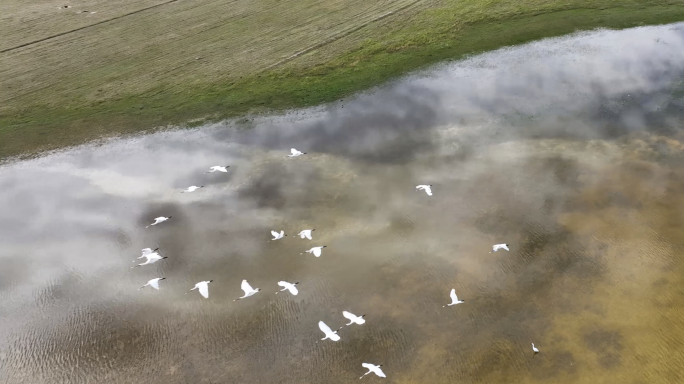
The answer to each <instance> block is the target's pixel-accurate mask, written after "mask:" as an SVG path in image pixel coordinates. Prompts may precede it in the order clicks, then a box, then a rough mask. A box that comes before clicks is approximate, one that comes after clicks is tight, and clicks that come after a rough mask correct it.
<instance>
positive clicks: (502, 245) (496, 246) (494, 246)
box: [489, 244, 509, 253]
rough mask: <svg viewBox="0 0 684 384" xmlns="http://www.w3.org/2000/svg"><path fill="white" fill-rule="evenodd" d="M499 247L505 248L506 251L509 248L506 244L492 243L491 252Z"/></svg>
mask: <svg viewBox="0 0 684 384" xmlns="http://www.w3.org/2000/svg"><path fill="white" fill-rule="evenodd" d="M499 249H505V250H507V251H508V250H509V249H508V244H494V245H492V252H496V251H498V250H499ZM492 252H489V253H492Z"/></svg>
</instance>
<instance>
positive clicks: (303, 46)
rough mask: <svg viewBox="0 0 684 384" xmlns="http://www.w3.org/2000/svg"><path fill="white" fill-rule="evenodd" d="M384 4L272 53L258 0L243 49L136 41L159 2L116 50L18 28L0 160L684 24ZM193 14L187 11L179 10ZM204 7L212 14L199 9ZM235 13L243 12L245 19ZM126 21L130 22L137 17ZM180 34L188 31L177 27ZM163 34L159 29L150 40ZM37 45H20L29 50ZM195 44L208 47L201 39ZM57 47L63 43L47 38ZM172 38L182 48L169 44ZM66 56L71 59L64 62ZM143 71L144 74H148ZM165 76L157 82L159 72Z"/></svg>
mask: <svg viewBox="0 0 684 384" xmlns="http://www.w3.org/2000/svg"><path fill="white" fill-rule="evenodd" d="M355 2H357V1H355V0H348V1H346V2H342V4H341V5H340V4H337V5H336V6H337V7H338V8H336V11H337V12H338V13H339V12H342V11H340V10H343V11H344V10H345V9H346V8H350V9H351V8H353V6H352V4H346V3H355ZM146 3H151V2H146ZM288 3H291V2H288ZM396 3H398V5H397V4H385V5H386V6H387V7H388V9H390V8H391V10H392V12H393V13H391V14H387V13H383V12H382V7H380V8H377V9H375V8H374V9H373V10H371V11H372V12H371V11H368V12H370V13H369V14H368V15H365V16H364V15H361V16H364V17H366V19H364V20H365V21H364V20H361V21H360V22H358V23H356V24H354V26H353V28H351V29H350V28H347V27H345V28H346V29H345V28H342V27H339V28H338V27H330V28H332V29H335V28H337V29H336V30H335V34H333V35H325V36H323V35H322V36H318V35H316V36H314V37H311V38H307V36H306V34H304V35H303V37H302V38H301V39H300V40H297V41H290V42H289V43H288V44H289V45H288V46H286V47H280V48H278V49H275V48H273V44H276V43H273V44H271V43H269V44H270V45H269V44H266V45H259V44H260V42H262V41H277V40H278V39H279V36H281V35H284V34H286V33H293V32H292V27H291V24H292V20H291V19H290V18H288V17H283V18H282V20H281V19H279V14H278V12H279V8H275V7H274V8H273V9H269V8H268V7H267V5H268V4H270V3H269V1H266V0H256V1H254V2H252V3H249V4H244V5H243V7H247V8H250V7H251V8H254V9H255V10H256V9H257V8H259V13H258V14H259V15H260V16H259V17H260V19H259V22H261V23H262V25H253V26H245V27H244V28H245V29H244V31H245V32H244V34H243V35H240V36H243V37H244V36H247V35H249V36H250V37H251V38H252V39H253V40H252V41H247V42H245V41H243V40H244V39H243V40H239V39H238V37H240V36H237V37H235V36H228V35H224V34H222V33H227V32H226V31H223V32H221V29H220V28H222V27H223V26H224V25H228V24H226V23H238V21H232V19H231V20H224V19H216V20H214V21H210V22H209V26H207V25H206V24H207V22H204V23H200V21H197V23H198V24H197V25H202V26H203V28H204V31H205V33H204V34H198V35H197V34H196V35H187V36H186V35H184V33H185V32H184V31H183V30H179V31H176V32H175V33H176V34H177V35H176V36H173V37H169V39H173V41H174V44H170V43H169V44H166V43H164V42H162V43H160V44H156V45H154V44H153V42H152V43H151V42H150V41H151V40H154V37H155V36H156V35H155V34H154V31H156V30H163V29H164V28H167V29H168V28H171V27H175V24H173V20H171V19H169V20H166V19H164V15H165V14H164V12H174V15H175V17H180V18H182V17H184V16H183V13H182V12H180V13H179V12H178V10H168V11H164V10H163V8H164V7H162V6H159V7H157V8H154V11H155V12H157V13H158V15H157V16H158V17H159V20H161V21H159V20H157V21H156V24H154V25H153V27H151V28H142V27H140V28H138V29H137V31H134V32H130V33H129V32H128V31H126V32H121V33H122V34H124V33H129V35H126V37H127V38H130V39H129V40H128V41H125V42H121V40H123V37H122V36H123V35H121V36H119V37H118V40H116V41H115V42H111V41H109V40H107V41H102V42H96V43H94V47H95V46H96V47H97V48H87V49H86V48H84V49H83V50H82V51H79V50H78V48H74V47H73V44H71V45H70V41H68V39H66V38H64V37H63V36H62V37H55V38H54V39H51V40H47V41H44V42H37V43H35V44H28V45H27V46H24V47H21V45H22V44H27V43H25V42H22V41H20V40H19V39H17V38H16V36H17V34H19V33H24V34H26V33H34V34H37V33H39V32H41V33H43V32H44V31H40V30H38V32H35V31H29V32H27V30H24V29H22V30H19V31H16V32H13V35H12V36H11V37H10V38H8V40H7V42H6V43H5V45H3V46H2V47H1V48H2V49H1V50H0V51H2V53H0V72H2V73H4V75H3V76H2V79H1V80H0V101H1V102H2V105H0V158H4V157H7V156H14V155H20V154H30V153H35V152H37V151H40V150H45V149H53V148H59V147H64V146H68V145H73V144H78V143H82V142H84V141H87V140H92V139H96V138H99V137H103V136H108V135H114V134H128V133H134V132H139V131H143V130H148V129H152V128H154V127H159V126H165V125H168V124H189V123H188V122H189V121H193V123H192V125H198V124H201V123H204V122H208V121H216V120H219V119H223V118H227V117H237V116H243V115H246V114H248V113H259V112H265V111H277V110H282V109H287V108H296V107H306V106H312V105H316V104H320V103H325V102H331V101H334V100H337V99H339V98H343V97H345V96H348V95H350V94H352V93H354V92H358V91H360V90H363V89H367V88H370V87H373V86H376V85H379V84H382V83H383V82H386V81H388V80H390V79H392V78H395V77H397V76H400V75H402V74H405V73H406V72H408V71H411V70H415V69H419V68H422V67H425V66H427V65H430V64H434V63H437V62H441V61H445V60H452V59H459V58H463V57H464V56H465V55H469V54H474V53H478V52H483V51H487V50H492V49H496V48H499V47H502V46H507V45H514V44H520V43H524V42H528V41H532V40H535V39H539V38H544V37H551V36H559V35H563V34H567V33H571V32H574V31H578V30H588V29H593V28H597V27H605V28H627V27H635V26H640V25H648V24H663V23H670V22H676V21H681V20H684V0H670V1H664V0H661V1H658V0H652V1H637V0H620V1H613V0H598V1H596V0H575V1H557V0H546V1H544V0H507V1H488V0H477V1H473V2H467V3H464V2H462V1H453V0H443V1H416V2H408V1H404V2H396ZM211 4H214V3H208V5H206V7H211V6H212V5H211ZM380 5H383V4H380ZM168 6H169V7H170V6H173V4H169V5H168ZM297 6H299V7H307V8H306V10H309V9H310V11H309V16H308V17H310V18H311V20H308V21H307V20H299V21H298V23H299V24H298V25H299V26H300V27H302V28H304V26H305V25H308V24H307V23H309V24H310V23H314V24H315V23H319V24H321V23H322V24H321V26H320V27H317V28H319V29H320V28H322V29H325V28H328V26H327V24H326V20H324V17H323V16H321V15H323V14H325V12H326V11H330V10H329V9H328V8H326V5H325V3H324V2H321V3H319V2H306V1H303V2H301V4H299V5H295V7H297ZM345 7H346V8H345ZM195 8H197V7H195ZM195 8H188V10H186V12H191V10H194V9H195ZM302 9H305V8H302ZM205 11H206V12H212V11H214V10H212V9H211V8H207V9H205ZM243 11H245V12H247V14H250V15H251V13H249V12H248V11H249V9H247V10H245V9H243ZM255 12H256V11H255ZM302 12H304V10H303V11H302ZM330 12H333V11H330ZM345 12H347V11H345ZM350 12H351V10H350V11H349V12H347V13H346V14H344V15H342V16H339V15H338V16H337V19H336V21H338V22H339V23H342V22H345V23H351V24H353V23H354V21H355V20H356V19H362V18H363V17H361V16H359V15H355V14H352V13H350ZM255 14H256V13H255ZM138 15H142V16H138ZM124 16H125V15H124ZM134 16H135V17H141V18H142V17H144V14H143V13H137V14H135V15H134ZM131 17H133V16H131ZM128 18H130V17H128ZM321 18H323V20H322V19H321ZM186 19H189V17H186ZM120 20H123V21H120ZM164 20H166V21H164ZM79 22H80V21H79ZM144 22H145V21H144V20H127V18H126V17H120V18H119V19H117V20H115V21H112V22H108V21H107V20H104V21H103V22H102V23H101V24H98V25H97V26H95V27H93V28H97V29H98V30H97V31H95V32H91V31H88V30H87V29H88V28H84V29H81V30H79V31H75V32H73V33H74V34H89V33H95V34H98V33H99V34H100V35H101V36H104V35H107V36H110V35H111V36H114V37H113V38H116V36H117V35H116V33H117V30H118V29H117V28H125V27H126V26H127V24H125V23H129V24H128V25H132V24H130V23H136V24H135V25H139V23H144ZM164 23H166V24H164ZM211 23H214V24H215V27H216V28H214V29H216V30H218V31H219V32H220V33H219V32H217V33H218V35H216V36H213V35H212V36H209V35H207V33H208V32H206V31H208V30H210V29H211V28H213V27H212V26H211ZM167 24H169V25H167ZM232 25H233V24H231V26H232ZM340 25H342V24H340ZM265 26H273V28H265ZM78 27H79V28H80V27H81V26H78ZM64 28H66V27H64ZM188 28H189V29H191V27H190V26H189V27H188ZM226 28H227V27H226ZM288 28H289V29H288ZM67 29H68V28H67ZM189 29H188V30H189ZM56 32H58V31H52V32H50V33H56ZM186 32H187V31H186ZM131 33H132V34H131ZM188 33H190V32H188ZM307 33H309V32H307ZM310 33H313V32H310ZM44 34H45V33H44ZM166 35H168V32H164V36H166ZM8 36H9V35H8ZM41 36H42V35H41ZM41 36H38V35H36V36H33V37H34V39H26V40H27V41H29V42H30V40H38V39H39V38H40V37H41ZM159 36H161V33H160V34H159ZM188 36H189V37H188ZM198 36H199V37H198ZM224 36H225V41H224V40H223V39H224ZM312 36H313V35H312ZM186 37H187V38H186ZM191 37H192V38H191ZM208 37H216V39H218V40H215V39H214V40H211V41H210V40H209V39H208ZM63 38H64V40H65V41H64V42H61V41H60V39H63ZM193 38H194V40H193ZM198 39H199V40H198ZM202 39H206V45H207V46H210V45H211V46H212V47H214V48H212V51H211V55H209V57H204V56H197V57H193V58H192V59H193V60H192V62H193V63H202V64H201V65H200V64H196V66H195V67H188V68H189V69H187V70H183V69H178V68H180V67H181V66H183V65H185V64H177V63H176V64H168V65H174V66H173V67H172V68H171V67H170V68H164V65H166V64H165V63H164V62H165V61H171V59H168V60H167V59H166V58H171V57H175V56H178V55H181V54H183V55H186V56H187V55H201V53H197V52H199V51H196V50H195V51H193V49H200V48H202V47H201V45H202V44H203V43H202V42H201V41H202ZM231 39H233V40H231ZM317 39H318V40H320V41H318V40H317ZM185 40H187V42H185V43H177V41H185ZM198 41H199V42H198ZM8 42H9V43H8ZM143 42H144V43H145V44H153V45H152V46H153V47H154V49H152V50H151V48H149V47H148V48H147V49H145V50H144V52H142V51H139V50H135V49H133V48H134V47H135V46H136V44H143ZM10 43H11V44H10ZM115 43H116V44H123V45H122V47H133V48H130V51H131V52H132V53H130V55H124V56H120V57H119V56H114V55H112V53H111V52H110V51H111V48H110V47H109V46H108V44H115ZM238 43H240V44H242V45H240V44H238ZM7 44H9V45H7ZM12 44H13V45H12ZM63 44H65V45H63ZM179 44H180V45H179ZM183 44H185V45H183ZM198 44H199V45H200V47H199V48H198ZM212 44H213V45H212ZM231 44H232V45H231ZM312 44H313V45H312ZM41 45H44V46H41ZM48 45H49V46H48ZM216 45H218V47H215V46H216ZM45 46H48V47H45ZM250 46H254V47H256V48H254V50H252V51H249V50H246V49H247V48H245V47H250ZM267 48H268V49H267ZM281 48H282V49H281ZM260 49H261V51H260ZM297 52H299V53H301V54H296V53H297ZM283 53H286V54H285V55H283ZM51 55H52V56H51ZM79 55H82V56H81V57H80V58H78V57H76V58H74V56H79ZM240 55H243V56H244V55H247V56H248V57H247V58H246V59H245V60H244V62H238V61H235V60H237V59H235V57H239V56H240ZM46 57H47V58H46ZM228 57H230V58H231V59H232V60H234V61H235V63H234V64H231V65H232V67H230V68H227V67H226V65H227V64H225V62H224V61H225V60H228ZM145 60H147V62H145ZM250 60H251V61H250ZM48 63H53V65H49V64H48ZM147 64H149V66H148V65H147ZM152 65H154V66H155V67H154V68H151V66H152ZM188 65H190V64H188ZM193 65H194V64H193ZM55 66H56V67H55ZM60 66H61V67H60ZM17 68H19V69H17ZM21 68H24V69H21ZM26 68H28V69H26ZM122 68H123V69H122ZM233 68H235V69H234V70H233ZM167 69H168V70H167ZM227 69H230V70H227ZM57 70H60V71H67V72H66V73H65V74H60V75H59V76H61V77H59V84H57V83H55V84H53V85H50V84H51V83H49V80H41V81H43V82H45V84H47V85H45V86H42V85H41V86H35V84H36V83H37V82H38V80H36V79H43V78H46V79H47V78H48V75H51V73H53V72H54V71H57ZM117 70H120V72H116V71H117ZM18 71H23V72H21V73H19V72H18ZM50 71H53V72H50ZM108 71H109V72H112V73H114V72H116V73H117V76H119V77H117V78H116V79H112V78H111V76H108V73H109V72H108ZM174 71H176V72H174ZM179 71H180V72H179ZM227 72H230V73H227ZM168 73H171V75H168V76H167V74H168ZM51 76H52V75H51ZM32 87H33V88H32ZM29 89H30V91H29Z"/></svg>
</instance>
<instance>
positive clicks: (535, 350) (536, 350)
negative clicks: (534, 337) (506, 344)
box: [532, 343, 539, 355]
mask: <svg viewBox="0 0 684 384" xmlns="http://www.w3.org/2000/svg"><path fill="white" fill-rule="evenodd" d="M532 352H534V354H535V355H536V354H537V353H539V349H537V347H535V346H534V343H532Z"/></svg>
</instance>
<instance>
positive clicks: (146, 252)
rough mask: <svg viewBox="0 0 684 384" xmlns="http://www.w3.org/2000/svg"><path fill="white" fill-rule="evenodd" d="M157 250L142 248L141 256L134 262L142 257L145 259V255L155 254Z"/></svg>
mask: <svg viewBox="0 0 684 384" xmlns="http://www.w3.org/2000/svg"><path fill="white" fill-rule="evenodd" d="M158 250H159V248H155V249H152V248H143V249H142V250H141V252H142V255H141V256H140V257H138V258H136V260H138V259H142V258H143V257H145V255H149V254H150V253H154V252H157V251H158ZM132 263H135V260H133V261H132Z"/></svg>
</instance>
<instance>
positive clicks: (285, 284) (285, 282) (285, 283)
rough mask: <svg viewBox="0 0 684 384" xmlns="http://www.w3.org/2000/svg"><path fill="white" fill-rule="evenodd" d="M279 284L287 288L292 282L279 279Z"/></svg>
mask: <svg viewBox="0 0 684 384" xmlns="http://www.w3.org/2000/svg"><path fill="white" fill-rule="evenodd" d="M278 285H280V286H281V287H283V288H287V286H288V285H290V283H288V282H287V281H279V282H278Z"/></svg>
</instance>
